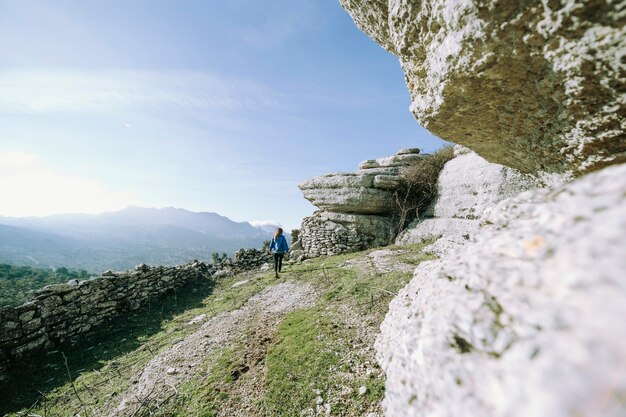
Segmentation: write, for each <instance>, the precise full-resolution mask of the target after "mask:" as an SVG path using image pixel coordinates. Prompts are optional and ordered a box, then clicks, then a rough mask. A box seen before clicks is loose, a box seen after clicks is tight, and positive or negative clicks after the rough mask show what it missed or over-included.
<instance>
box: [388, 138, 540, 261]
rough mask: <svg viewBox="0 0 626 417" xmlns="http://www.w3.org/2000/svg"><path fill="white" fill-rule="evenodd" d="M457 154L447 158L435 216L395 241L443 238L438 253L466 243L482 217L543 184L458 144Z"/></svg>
mask: <svg viewBox="0 0 626 417" xmlns="http://www.w3.org/2000/svg"><path fill="white" fill-rule="evenodd" d="M455 151H456V152H455V154H456V155H457V156H456V157H455V158H453V159H452V160H450V161H448V162H447V163H446V165H445V166H444V168H443V170H442V171H441V173H440V174H439V180H438V184H437V186H438V196H437V199H436V201H435V203H434V206H433V208H432V214H431V215H432V218H426V219H423V220H421V221H420V222H417V223H416V224H414V225H412V226H411V227H409V228H408V229H407V230H405V231H404V232H403V233H401V234H400V236H398V238H397V239H396V243H398V244H410V243H419V242H421V241H422V240H424V239H428V238H438V237H443V238H444V239H446V240H447V244H446V243H445V242H440V243H439V248H441V249H442V250H436V251H435V252H437V253H438V254H440V255H441V254H442V253H441V252H442V251H443V252H445V251H446V250H447V249H449V248H454V247H456V246H458V245H459V244H464V243H466V240H469V239H470V237H471V235H472V234H473V233H474V232H475V231H476V230H477V229H478V226H479V224H480V221H479V220H480V219H481V218H482V217H483V216H484V215H485V214H487V213H488V212H489V211H490V210H491V208H492V207H493V206H495V205H496V203H498V202H499V201H502V200H504V199H505V198H509V197H512V196H514V195H517V194H518V193H520V192H521V191H525V190H529V189H533V188H537V187H539V186H541V185H542V183H541V182H540V181H539V180H538V179H536V178H535V177H532V176H530V175H524V174H521V173H519V172H518V171H516V170H514V169H511V168H507V167H504V166H502V165H498V164H492V163H489V162H487V161H486V160H485V159H483V158H481V157H480V156H478V155H477V154H476V153H474V152H472V151H470V150H467V149H466V148H462V147H460V146H457V147H455Z"/></svg>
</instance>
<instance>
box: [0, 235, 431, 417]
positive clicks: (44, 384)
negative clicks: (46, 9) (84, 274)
mask: <svg viewBox="0 0 626 417" xmlns="http://www.w3.org/2000/svg"><path fill="white" fill-rule="evenodd" d="M421 248H422V247H421V246H414V247H410V248H407V247H403V248H401V250H399V248H396V249H395V250H396V252H392V253H391V255H390V259H392V260H395V261H396V262H400V263H403V264H404V265H405V266H407V265H408V266H409V269H410V267H412V266H414V265H416V264H418V263H419V262H421V261H423V260H425V259H428V256H427V255H424V254H423V253H422V252H421ZM369 252H371V251H366V252H360V253H354V254H349V255H340V256H334V257H329V258H320V259H316V260H311V261H307V262H305V263H302V264H299V265H294V266H287V267H286V268H285V271H284V273H283V274H282V276H281V278H280V279H278V280H277V279H275V278H274V277H273V274H270V273H261V272H255V273H247V274H243V275H239V276H235V277H231V278H228V279H223V280H221V281H220V282H218V283H216V285H215V287H213V286H212V284H210V283H204V284H202V285H199V286H197V287H195V288H192V289H189V290H188V291H185V292H183V293H179V294H176V295H173V296H171V297H170V298H168V299H166V300H165V301H164V302H163V303H162V304H159V305H158V306H157V305H152V306H150V307H149V308H146V309H145V310H144V311H141V312H139V313H137V314H134V315H133V316H130V317H128V318H126V319H125V320H123V321H121V322H120V323H117V324H116V326H115V331H113V332H111V333H108V334H106V335H104V334H103V335H102V339H100V340H94V341H92V342H90V343H89V344H86V345H85V346H79V347H76V348H74V349H69V348H68V349H65V350H64V352H63V353H61V352H56V353H52V354H49V355H46V357H45V358H44V359H43V361H42V362H38V363H35V362H34V363H33V369H32V370H30V371H27V370H24V369H20V370H16V371H14V376H15V378H16V379H15V380H14V381H12V383H11V384H8V386H5V387H2V386H0V392H3V393H6V394H7V395H6V397H5V398H9V399H10V400H9V402H8V403H5V405H4V407H5V408H6V409H5V410H3V411H5V412H8V413H9V414H8V415H10V416H25V415H28V414H29V413H30V414H31V415H33V414H36V415H41V416H44V415H47V416H53V415H54V416H70V415H76V414H77V413H80V415H81V416H103V415H108V414H109V413H113V414H115V415H117V414H116V412H115V411H113V410H115V408H116V407H117V406H118V403H119V399H120V397H121V396H123V395H124V393H125V392H127V391H128V390H129V389H131V388H132V387H133V386H134V385H137V384H138V382H139V379H140V378H139V376H140V375H141V374H142V370H143V369H144V368H145V367H146V364H148V363H149V362H150V361H151V360H153V358H155V356H157V355H160V354H163V353H164V352H167V351H168V349H172V348H173V346H176V345H177V344H179V343H182V341H184V340H186V339H188V338H190V337H191V336H192V335H193V334H194V333H196V334H197V332H198V331H199V329H200V326H201V324H200V323H194V321H193V320H192V319H193V318H197V317H203V316H202V315H206V317H207V318H211V317H218V315H220V314H222V313H224V312H226V311H231V312H233V311H236V310H237V309H241V308H242V306H245V305H246V302H248V301H249V300H250V299H251V297H252V296H253V295H254V294H260V293H262V292H263V291H265V290H267V289H271V288H272V286H276V285H277V284H279V283H281V282H289V283H294V284H302V285H308V286H313V287H314V288H315V289H316V294H317V295H316V297H315V299H313V300H311V303H309V304H307V306H306V308H296V309H295V310H293V311H291V312H289V313H288V314H286V315H285V316H284V317H282V318H281V320H280V321H279V322H278V323H275V325H273V324H272V325H270V324H268V323H266V322H264V321H263V317H264V316H262V315H261V316H259V319H258V321H256V322H255V321H253V322H249V323H247V324H246V323H242V325H241V327H240V328H239V329H238V332H237V335H236V337H235V338H234V339H233V340H234V341H233V342H232V343H229V344H226V345H223V346H217V347H216V348H215V349H214V350H212V351H211V353H210V354H207V355H206V356H204V357H202V359H201V363H200V364H196V366H194V368H193V370H192V371H193V375H192V376H191V377H190V378H189V379H187V380H186V381H185V382H184V383H182V384H181V385H180V386H172V387H171V390H170V388H167V391H168V392H167V393H164V394H162V395H161V397H160V398H161V400H160V401H158V402H151V401H145V403H143V404H141V407H140V408H139V409H138V410H136V411H135V412H134V413H133V415H135V416H148V415H150V416H226V415H229V416H235V415H242V416H244V415H245V416H255V415H264V416H296V415H315V414H316V413H318V412H319V413H322V414H323V413H325V412H326V410H327V409H330V410H332V415H345V416H361V415H367V413H369V412H375V413H377V412H380V401H381V400H382V398H383V394H384V392H383V391H384V376H383V374H382V372H381V370H380V369H379V368H378V366H377V364H376V361H375V357H374V349H373V342H374V340H375V337H376V334H377V333H378V328H379V325H380V323H381V322H382V320H383V318H384V315H385V313H386V311H387V308H388V307H387V306H388V303H389V301H390V300H391V299H392V298H393V296H394V295H395V294H396V293H397V291H398V290H399V289H400V288H402V287H403V286H404V285H405V284H406V283H407V282H408V280H409V279H410V278H411V272H408V270H407V272H388V273H378V272H376V269H375V268H373V267H372V260H371V258H370V257H368V254H369ZM405 269H406V268H405ZM64 357H66V358H67V362H65V359H64ZM66 363H67V366H66ZM181 366H182V365H181ZM0 411H2V410H0ZM113 414H111V415H113ZM119 415H124V414H123V413H122V414H119Z"/></svg>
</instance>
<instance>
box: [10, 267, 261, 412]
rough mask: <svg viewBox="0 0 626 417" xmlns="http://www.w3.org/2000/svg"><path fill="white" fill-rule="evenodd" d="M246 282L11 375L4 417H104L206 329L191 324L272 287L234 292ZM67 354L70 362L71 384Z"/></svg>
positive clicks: (207, 292)
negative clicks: (141, 377)
mask: <svg viewBox="0 0 626 417" xmlns="http://www.w3.org/2000/svg"><path fill="white" fill-rule="evenodd" d="M244 278H250V277H248V276H245V277H244V276H242V275H239V276H235V277H230V278H227V279H222V280H220V281H219V282H217V283H215V284H214V283H212V282H209V281H205V282H198V283H197V284H195V285H194V286H192V287H189V288H186V289H184V290H182V291H179V292H178V293H173V294H170V295H169V296H167V297H166V298H165V299H163V300H162V301H161V302H159V303H153V304H152V305H148V306H146V307H145V308H144V309H142V310H140V311H137V312H135V313H133V314H131V315H128V316H126V317H123V318H121V319H120V320H117V321H115V322H114V323H112V325H111V326H110V329H108V330H106V331H104V330H103V331H102V332H101V334H100V335H98V337H94V338H92V339H90V340H85V341H84V342H83V343H81V344H80V345H78V346H75V347H71V346H66V347H64V348H63V349H61V350H59V351H55V352H51V353H49V354H47V355H44V356H42V357H40V358H36V359H33V361H32V362H31V366H30V367H28V368H27V369H26V368H20V369H12V370H10V380H9V381H8V383H5V384H0V392H1V393H2V401H0V415H4V414H3V413H6V415H7V416H25V415H28V414H29V413H30V414H39V415H42V416H43V415H48V416H65V415H75V414H77V413H80V414H81V416H83V417H84V416H98V415H100V414H98V412H95V411H93V410H95V409H99V408H100V407H103V404H104V403H107V402H110V403H114V402H115V401H114V400H115V398H116V397H118V396H119V394H120V393H121V392H122V391H123V390H124V389H126V388H128V387H129V386H130V385H131V384H132V383H133V382H134V381H133V377H134V376H135V375H137V374H138V373H139V372H140V371H141V369H142V368H143V367H144V366H145V365H146V364H147V363H148V362H149V361H150V359H152V358H153V357H154V356H155V355H156V354H158V353H159V352H161V351H163V350H164V349H167V348H169V347H171V346H172V345H173V343H174V342H175V341H177V340H180V339H182V338H184V337H185V336H187V335H189V334H190V333H192V332H194V331H195V330H196V329H197V328H198V327H199V326H200V324H196V325H188V324H187V323H188V322H189V320H191V319H192V318H193V317H196V316H198V315H200V314H206V315H207V316H208V317H212V316H215V315H217V314H220V313H222V312H225V311H231V310H234V309H237V308H239V307H241V306H242V305H243V304H244V303H245V302H246V301H247V299H248V298H250V297H251V296H252V295H254V294H256V293H257V292H259V291H261V290H262V289H263V288H265V287H266V286H267V285H269V284H271V283H272V281H271V280H270V279H266V278H263V277H259V279H251V282H250V283H249V284H247V285H243V286H238V287H235V288H231V286H232V285H233V284H234V283H235V282H236V281H239V280H242V279H244ZM214 285H215V286H214ZM61 351H63V353H64V354H65V355H66V357H67V359H68V367H69V369H70V374H71V377H72V379H71V381H70V380H69V378H68V375H67V370H66V368H65V364H64V359H63V356H62V354H61ZM72 384H73V385H72ZM74 388H76V392H75V391H74ZM105 408H106V407H105Z"/></svg>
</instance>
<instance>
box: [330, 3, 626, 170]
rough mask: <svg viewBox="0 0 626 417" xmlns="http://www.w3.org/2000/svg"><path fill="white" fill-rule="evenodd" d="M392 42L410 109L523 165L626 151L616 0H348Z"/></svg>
mask: <svg viewBox="0 0 626 417" xmlns="http://www.w3.org/2000/svg"><path fill="white" fill-rule="evenodd" d="M340 2H341V4H342V5H343V7H344V8H345V9H346V10H347V11H348V13H350V15H351V16H352V17H353V19H354V21H355V23H356V25H357V26H358V27H359V28H360V29H361V30H363V31H364V32H365V33H366V34H368V35H369V36H370V37H372V39H374V40H375V41H376V42H378V43H379V44H380V45H381V46H382V47H383V48H385V49H387V50H388V51H389V52H391V53H393V54H395V55H396V56H397V57H398V58H399V59H400V63H401V66H402V69H403V70H404V73H405V78H406V83H407V86H408V88H409V91H410V92H411V96H412V104H411V111H412V112H413V114H414V115H415V117H416V119H417V120H418V121H419V122H420V124H422V125H423V126H424V127H426V128H427V129H428V130H430V131H431V132H433V133H434V134H436V135H438V136H439V137H441V138H443V139H446V140H449V141H452V142H455V143H459V144H462V145H465V146H468V147H469V148H471V149H473V150H474V151H476V152H477V153H478V154H479V155H481V156H483V157H484V158H486V159H487V160H489V161H490V162H495V163H499V164H502V165H506V166H509V167H512V168H516V169H518V170H520V171H522V172H530V173H537V172H542V171H545V172H572V173H574V174H581V173H584V172H588V171H593V170H597V169H599V168H602V167H604V166H607V165H611V164H615V163H620V162H624V161H626V137H625V135H624V130H625V127H626V106H625V103H626V81H625V80H626V66H625V64H624V56H625V53H626V29H625V27H626V25H625V23H626V14H624V12H623V7H622V6H623V5H622V6H620V2H613V1H608V0H607V1H581V0H564V1H561V2H554V1H547V0H532V1H524V2H501V1H494V0H491V1H478V0H463V1H457V2H450V1H446V0H425V1H419V2H415V1H409V0H391V1H388V2H387V1H381V0H340Z"/></svg>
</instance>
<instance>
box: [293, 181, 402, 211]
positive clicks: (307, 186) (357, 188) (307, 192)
mask: <svg viewBox="0 0 626 417" xmlns="http://www.w3.org/2000/svg"><path fill="white" fill-rule="evenodd" d="M373 183H374V176H373V175H362V174H330V175H322V176H320V177H316V178H313V179H311V180H308V181H305V182H303V183H301V184H300V186H299V187H300V189H301V190H302V193H303V194H304V198H306V199H307V200H309V201H310V202H311V203H313V204H314V205H315V206H317V207H319V208H320V209H322V210H328V211H335V212H341V213H363V214H367V213H369V214H374V213H389V212H391V211H392V210H393V198H392V197H393V192H391V191H388V190H383V189H378V188H374V186H373Z"/></svg>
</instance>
